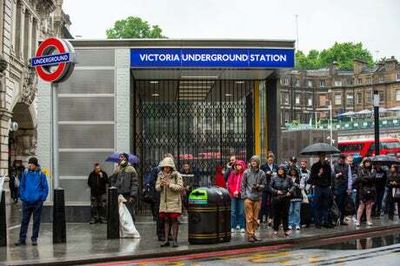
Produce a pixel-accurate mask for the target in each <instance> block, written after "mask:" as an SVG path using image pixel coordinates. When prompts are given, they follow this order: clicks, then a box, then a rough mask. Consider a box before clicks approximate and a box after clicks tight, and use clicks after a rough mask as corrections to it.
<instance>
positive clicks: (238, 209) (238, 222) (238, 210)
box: [231, 198, 244, 229]
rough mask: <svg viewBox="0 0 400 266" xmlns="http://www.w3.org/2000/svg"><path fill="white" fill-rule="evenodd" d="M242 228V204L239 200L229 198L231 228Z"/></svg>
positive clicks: (241, 200)
mask: <svg viewBox="0 0 400 266" xmlns="http://www.w3.org/2000/svg"><path fill="white" fill-rule="evenodd" d="M236 226H239V227H240V228H241V229H242V228H244V202H243V199H240V198H231V228H235V227H236Z"/></svg>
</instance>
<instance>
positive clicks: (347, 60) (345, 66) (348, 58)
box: [296, 42, 374, 70]
mask: <svg viewBox="0 0 400 266" xmlns="http://www.w3.org/2000/svg"><path fill="white" fill-rule="evenodd" d="M353 59H361V60H363V61H365V62H367V63H368V65H370V66H372V65H373V63H374V62H373V58H372V55H371V53H370V52H369V51H368V50H367V49H365V48H363V45H362V43H352V42H345V43H337V42H336V43H335V44H334V45H333V46H332V47H330V48H328V49H324V50H322V51H317V50H311V51H310V52H309V53H308V55H306V54H304V53H303V52H302V51H297V52H296V69H319V68H324V67H327V66H329V65H330V64H332V63H333V62H337V63H338V68H339V69H340V70H352V69H353Z"/></svg>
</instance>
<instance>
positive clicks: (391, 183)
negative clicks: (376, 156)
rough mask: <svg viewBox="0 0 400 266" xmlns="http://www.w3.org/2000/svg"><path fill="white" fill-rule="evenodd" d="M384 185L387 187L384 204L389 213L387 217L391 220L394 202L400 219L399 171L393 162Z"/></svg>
mask: <svg viewBox="0 0 400 266" xmlns="http://www.w3.org/2000/svg"><path fill="white" fill-rule="evenodd" d="M386 186H387V188H388V193H387V196H386V197H387V199H386V206H387V209H388V210H387V211H388V215H389V219H390V220H392V221H393V216H394V209H395V204H396V203H397V212H398V215H399V219H400V211H399V210H400V173H399V166H398V165H396V164H393V165H392V166H391V167H390V173H389V177H388V179H387V183H386Z"/></svg>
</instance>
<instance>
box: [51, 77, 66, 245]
mask: <svg viewBox="0 0 400 266" xmlns="http://www.w3.org/2000/svg"><path fill="white" fill-rule="evenodd" d="M51 96H52V99H51V107H52V168H53V169H52V172H53V186H54V187H53V189H54V190H53V191H54V194H53V243H66V242H67V239H66V221H65V199H64V189H62V188H60V176H59V171H58V165H59V158H58V84H57V83H54V82H52V83H51Z"/></svg>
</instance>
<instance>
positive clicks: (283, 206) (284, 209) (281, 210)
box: [272, 198, 290, 231]
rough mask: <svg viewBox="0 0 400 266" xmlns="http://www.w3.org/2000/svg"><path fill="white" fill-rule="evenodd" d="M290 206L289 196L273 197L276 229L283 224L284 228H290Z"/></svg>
mask: <svg viewBox="0 0 400 266" xmlns="http://www.w3.org/2000/svg"><path fill="white" fill-rule="evenodd" d="M289 207H290V200H289V199H288V198H283V199H273V200H272V208H273V210H274V231H278V230H279V225H280V224H282V225H283V230H284V231H287V230H289V221H288V219H289Z"/></svg>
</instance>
